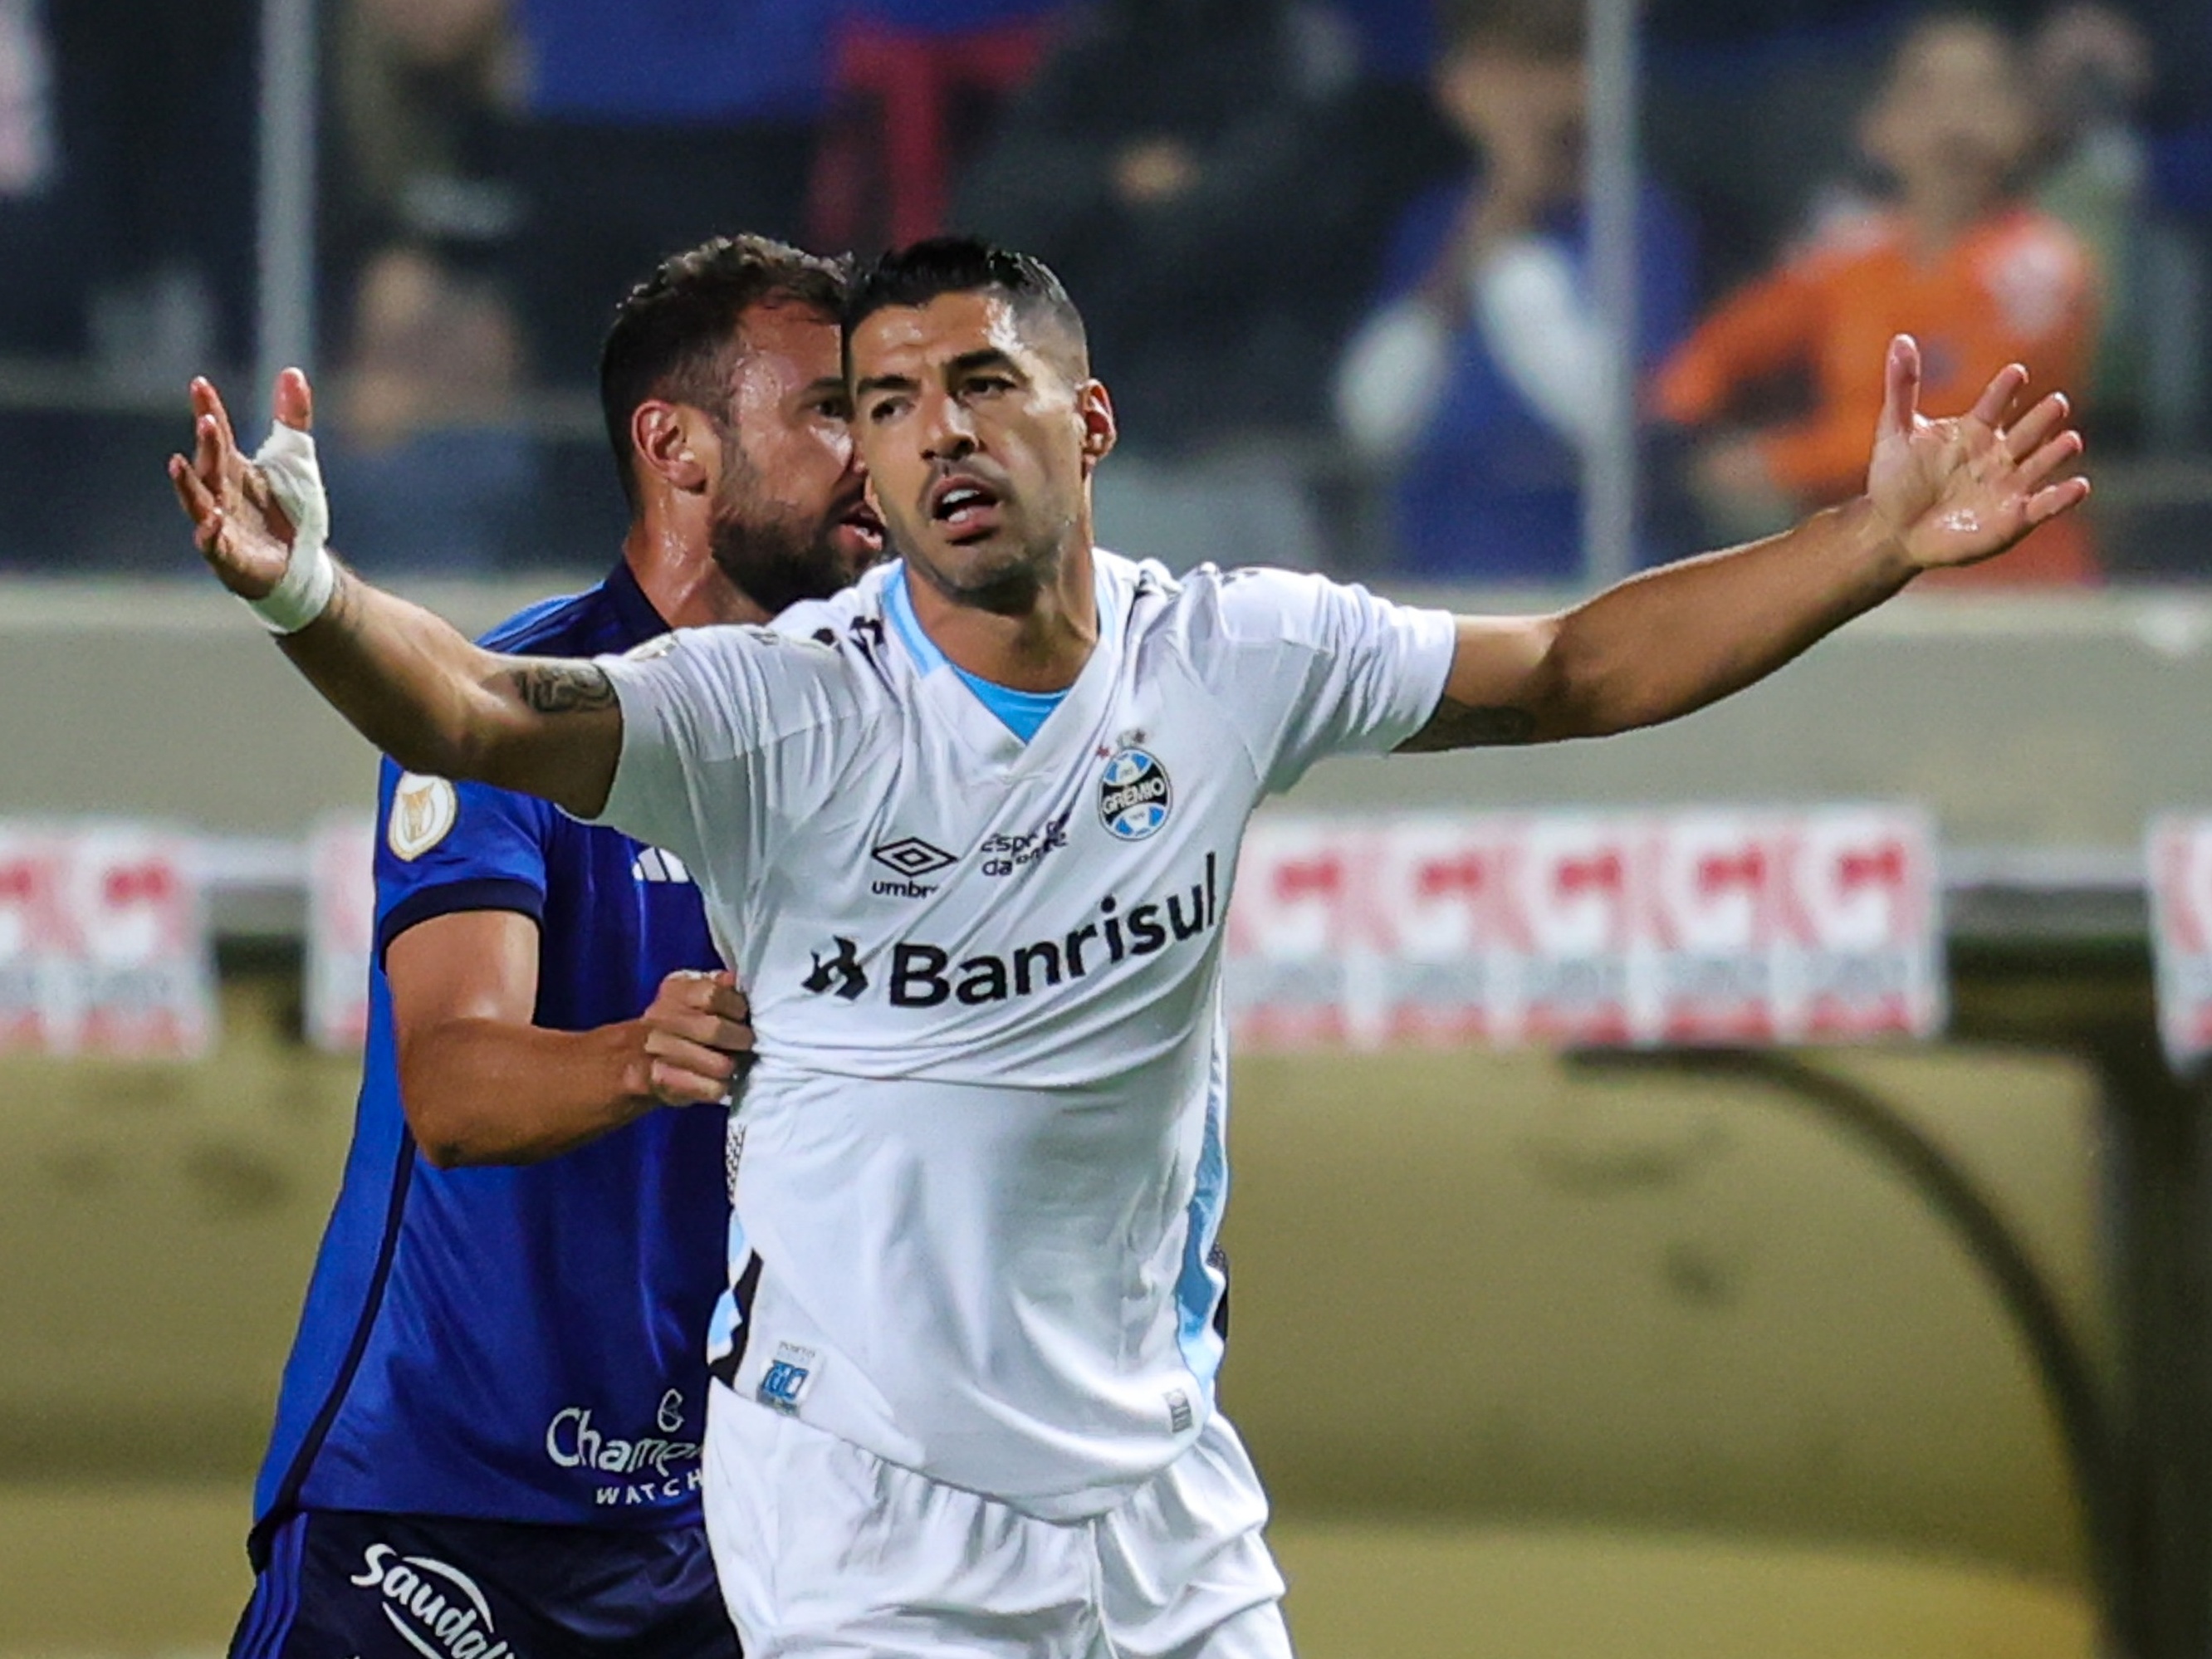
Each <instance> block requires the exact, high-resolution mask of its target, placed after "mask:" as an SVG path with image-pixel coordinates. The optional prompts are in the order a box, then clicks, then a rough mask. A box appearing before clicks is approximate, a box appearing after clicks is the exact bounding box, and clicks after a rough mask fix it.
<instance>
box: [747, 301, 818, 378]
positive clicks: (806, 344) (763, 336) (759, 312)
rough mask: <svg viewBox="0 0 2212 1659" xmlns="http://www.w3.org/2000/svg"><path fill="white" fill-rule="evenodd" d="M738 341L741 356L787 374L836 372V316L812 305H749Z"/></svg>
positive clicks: (800, 376) (801, 374)
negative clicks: (817, 309) (820, 310)
mask: <svg viewBox="0 0 2212 1659" xmlns="http://www.w3.org/2000/svg"><path fill="white" fill-rule="evenodd" d="M736 344H737V347H738V352H739V354H740V355H741V356H744V357H749V358H754V359H757V360H759V361H760V362H762V363H763V365H764V366H770V365H772V366H773V367H774V368H775V369H776V370H777V371H779V373H780V374H781V375H784V376H793V377H796V378H797V379H799V380H814V379H817V377H819V376H821V375H823V374H828V375H830V376H833V377H834V376H835V375H836V373H837V363H838V352H837V323H836V319H834V318H832V317H829V316H828V315H826V314H825V313H822V312H819V311H816V310H814V309H813V308H812V307H809V306H802V305H792V304H784V305H775V304H769V305H757V306H752V307H748V308H747V310H746V312H745V313H744V316H743V317H741V318H740V319H738V328H737V339H736Z"/></svg>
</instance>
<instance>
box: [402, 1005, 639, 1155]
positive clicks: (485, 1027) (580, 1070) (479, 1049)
mask: <svg viewBox="0 0 2212 1659" xmlns="http://www.w3.org/2000/svg"><path fill="white" fill-rule="evenodd" d="M650 1067H651V1061H650V1060H649V1059H648V1058H647V1055H646V1052H645V1048H644V1040H643V1034H642V1029H641V1022H636V1021H626V1022H623V1023H622V1024H614V1025H605V1026H601V1027H599V1028H598V1029H597V1030H589V1031H552V1030H544V1028H542V1027H539V1026H535V1025H528V1024H516V1023H513V1022H512V1021H507V1020H497V1019H476V1018H470V1019H453V1020H448V1021H446V1022H444V1023H442V1024H438V1025H435V1026H433V1027H432V1028H430V1029H429V1030H426V1031H422V1032H420V1033H418V1034H415V1035H413V1036H410V1038H409V1039H408V1040H407V1041H406V1042H404V1044H403V1047H402V1049H401V1054H400V1068H399V1069H400V1097H401V1101H402V1103H403V1105H404V1109H405V1111H406V1114H407V1122H408V1127H410V1129H412V1130H413V1132H414V1134H415V1139H416V1145H417V1146H420V1147H421V1148H422V1154H423V1156H424V1157H425V1158H428V1159H429V1160H430V1162H431V1163H433V1164H437V1165H438V1166H439V1167H440V1168H441V1169H451V1168H455V1167H459V1166H462V1165H469V1164H535V1163H538V1162H540V1161H541V1160H543V1159H545V1158H557V1157H559V1156H560V1155H561V1154H562V1153H563V1152H570V1151H573V1150H574V1148H576V1147H578V1146H583V1145H584V1144H585V1143H586V1142H587V1141H592V1140H596V1139H599V1137H600V1136H601V1135H604V1134H606V1133H610V1132H611V1131H612V1130H616V1129H619V1128H621V1127H623V1125H624V1124H627V1123H630V1122H634V1121H636V1120H637V1119H638V1118H641V1117H642V1116H644V1115H645V1114H646V1113H647V1112H649V1111H651V1110H652V1109H653V1108H654V1106H655V1105H657V1104H658V1101H657V1100H656V1099H655V1098H654V1097H653V1093H652V1090H651V1077H650Z"/></svg>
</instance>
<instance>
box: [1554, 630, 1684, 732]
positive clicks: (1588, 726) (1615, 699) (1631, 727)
mask: <svg viewBox="0 0 2212 1659" xmlns="http://www.w3.org/2000/svg"><path fill="white" fill-rule="evenodd" d="M1563 621H1564V619H1563ZM1537 684H1538V686H1539V687H1540V690H1539V693H1538V696H1537V699H1536V701H1537V708H1538V710H1539V712H1538V715H1537V728H1538V730H1539V732H1541V734H1542V735H1543V736H1544V737H1545V738H1557V739H1565V738H1610V737H1615V736H1618V735H1619V734H1620V733H1621V732H1633V731H1635V730H1636V729H1637V728H1638V726H1650V725H1652V724H1654V723H1655V722H1656V721H1657V720H1659V719H1660V718H1662V717H1661V716H1660V715H1659V714H1656V713H1655V712H1652V711H1650V710H1647V709H1645V708H1643V707H1641V706H1640V702H1641V700H1640V699H1639V698H1638V695H1637V690H1636V680H1635V677H1634V675H1632V674H1629V673H1624V672H1622V671H1620V666H1619V665H1616V664H1614V663H1613V662H1610V661H1608V660H1607V657H1606V654H1605V653H1601V652H1599V651H1596V650H1594V649H1592V648H1591V647H1590V646H1589V643H1588V642H1587V641H1583V640H1582V639H1580V638H1579V637H1578V636H1577V630H1576V629H1573V628H1571V627H1570V626H1565V625H1562V626H1559V628H1557V629H1556V630H1555V631H1554V633H1553V638H1552V641H1551V644H1550V647H1548V648H1547V650H1546V652H1545V653H1544V660H1543V666H1542V668H1541V671H1540V672H1539V674H1538V676H1537Z"/></svg>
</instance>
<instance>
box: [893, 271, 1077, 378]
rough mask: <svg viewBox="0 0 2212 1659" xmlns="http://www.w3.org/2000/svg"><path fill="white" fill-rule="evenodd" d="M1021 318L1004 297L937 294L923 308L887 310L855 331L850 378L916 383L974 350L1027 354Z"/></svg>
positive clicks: (1028, 349) (984, 293) (990, 294)
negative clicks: (892, 376)
mask: <svg viewBox="0 0 2212 1659" xmlns="http://www.w3.org/2000/svg"><path fill="white" fill-rule="evenodd" d="M1032 349H1033V348H1031V347H1030V346H1029V345H1028V344H1027V343H1026V342H1025V341H1024V339H1023V337H1022V331H1021V323H1020V319H1018V317H1017V316H1016V314H1015V310H1014V304H1013V301H1012V300H1010V299H1009V298H1008V297H1007V296H1006V295H1003V294H994V293H990V292H981V293H966V294H940V295H938V296H937V297H936V298H935V299H933V300H932V301H929V303H928V304H927V305H922V306H886V307H884V308H883V309H882V310H881V311H872V312H870V313H868V314H867V316H866V317H864V318H863V319H861V320H860V326H859V327H858V328H856V329H854V331H853V378H854V380H867V379H870V378H872V377H874V376H878V375H886V374H895V375H901V376H905V377H908V378H915V379H918V378H920V377H921V375H922V374H925V373H927V371H928V370H930V369H931V368H934V367H937V366H939V365H942V364H945V363H947V362H951V361H952V360H953V359H955V358H957V357H965V356H969V355H970V354H971V353H974V352H978V351H1002V352H1004V353H1005V354H1006V356H1008V357H1018V356H1027V355H1029V354H1030V351H1031V350H1032Z"/></svg>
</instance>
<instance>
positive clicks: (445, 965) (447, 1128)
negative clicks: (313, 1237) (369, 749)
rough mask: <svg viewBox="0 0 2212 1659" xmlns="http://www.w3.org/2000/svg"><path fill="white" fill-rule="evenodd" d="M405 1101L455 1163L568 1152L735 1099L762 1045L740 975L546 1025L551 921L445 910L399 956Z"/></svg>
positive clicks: (421, 1143)
mask: <svg viewBox="0 0 2212 1659" xmlns="http://www.w3.org/2000/svg"><path fill="white" fill-rule="evenodd" d="M384 965H385V974H386V978H387V979H388V980H389V981H390V982H391V986H392V1029H393V1033H394V1037H395V1041H396V1043H397V1047H398V1060H399V1099H400V1104H401V1106H402V1109H404V1111H405V1112H406V1114H407V1127H409V1128H410V1130H411V1131H413V1133H414V1136H415V1144H416V1146H418V1147H420V1148H421V1149H422V1156H423V1157H425V1158H428V1159H429V1160H430V1162H431V1163H433V1164H436V1165H438V1166H439V1167H440V1168H441V1169H453V1168H456V1167H459V1166H461V1165H465V1164H535V1163H538V1162H539V1161H540V1160H541V1159H544V1158H556V1157H558V1156H559V1155H560V1154H562V1152H569V1151H572V1150H574V1148H576V1147H578V1146H583V1145H585V1144H586V1142H589V1141H592V1140H596V1139H599V1137H600V1136H601V1135H604V1134H606V1133H610V1132H611V1131H612V1130H616V1129H619V1128H621V1127H623V1125H624V1124H626V1123H629V1122H633V1121H635V1120H636V1119H638V1118H641V1117H642V1116H644V1115H646V1114H647V1112H650V1111H652V1110H653V1109H656V1108H658V1107H661V1106H692V1105H702V1104H705V1103H709V1102H712V1101H718V1100H721V1099H724V1098H726V1097H727V1096H728V1095H729V1093H730V1091H731V1089H732V1087H733V1086H734V1085H735V1084H736V1081H737V1079H738V1075H739V1073H740V1072H741V1071H742V1069H743V1067H744V1063H745V1057H746V1056H747V1055H749V1054H750V1053H751V1050H752V1027H751V1025H750V1023H749V1022H750V1010H749V1009H748V1007H747V1006H746V1002H745V995H744V992H742V991H740V990H738V988H737V984H736V981H734V980H733V979H732V976H731V975H728V974H727V973H714V974H706V973H690V972H685V973H675V974H671V975H668V977H667V978H665V979H664V980H662V981H660V988H659V992H658V993H657V994H655V995H654V997H653V1002H652V1004H651V1006H648V1007H647V1009H646V1011H645V1012H643V1013H642V1014H641V1015H639V1016H638V1018H635V1019H629V1020H623V1021H620V1022H618V1023H617V1024H612V1025H602V1026H600V1027H599V1028H598V1029H597V1030H589V1031H555V1030H546V1029H545V1028H544V1027H543V1026H539V1025H535V1024H532V1014H533V1013H534V1012H535V1011H536V1007H537V1002H538V927H537V924H536V923H534V922H533V921H531V919H530V918H529V917H527V916H524V915H516V914H514V913H513V912H512V911H506V910H464V911H456V912H454V913H453V914H452V915H442V916H433V917H431V918H430V919H429V920H428V921H421V922H417V923H416V925H415V926H414V927H410V928H409V929H407V931H406V932H404V933H401V934H400V935H399V937H398V938H397V939H393V940H392V944H391V945H390V947H389V948H388V949H387V950H386V952H385V958H384Z"/></svg>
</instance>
